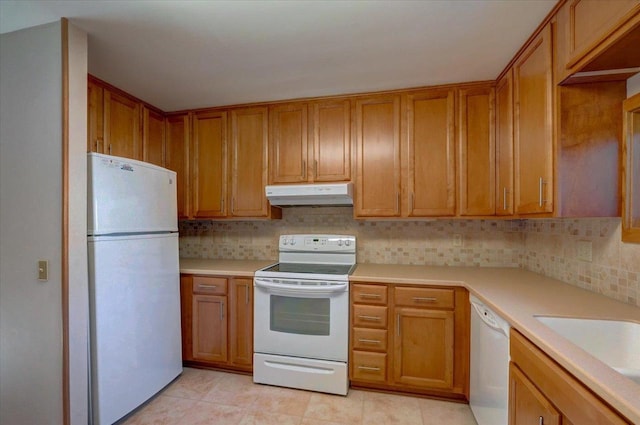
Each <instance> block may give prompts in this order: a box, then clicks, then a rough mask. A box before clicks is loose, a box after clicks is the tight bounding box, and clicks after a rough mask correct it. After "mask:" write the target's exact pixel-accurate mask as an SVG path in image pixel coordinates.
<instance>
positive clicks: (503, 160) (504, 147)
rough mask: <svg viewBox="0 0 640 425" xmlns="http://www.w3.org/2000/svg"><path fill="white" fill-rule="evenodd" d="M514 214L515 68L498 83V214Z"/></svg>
mask: <svg viewBox="0 0 640 425" xmlns="http://www.w3.org/2000/svg"><path fill="white" fill-rule="evenodd" d="M512 214H513V70H509V72H507V73H506V74H505V75H504V77H502V78H501V79H500V81H498V84H497V85H496V215H512Z"/></svg>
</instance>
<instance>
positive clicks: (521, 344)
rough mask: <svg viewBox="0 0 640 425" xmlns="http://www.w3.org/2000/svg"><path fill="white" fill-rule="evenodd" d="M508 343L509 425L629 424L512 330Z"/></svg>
mask: <svg viewBox="0 0 640 425" xmlns="http://www.w3.org/2000/svg"><path fill="white" fill-rule="evenodd" d="M510 341H511V350H510V351H511V363H510V365H509V425H528V424H544V425H550V424H551V425H553V424H557V425H560V424H562V425H578V424H594V425H595V424H597V425H619V424H620V425H621V424H631V422H630V421H628V420H626V419H625V418H624V417H622V416H621V415H620V414H619V413H618V412H617V411H615V410H613V409H612V408H611V407H610V406H609V405H607V404H606V403H605V402H603V401H602V400H601V399H600V398H599V397H598V396H596V395H595V394H594V393H593V392H591V390H589V389H588V388H587V387H586V386H585V385H584V384H582V382H580V381H578V380H577V379H576V378H575V377H574V376H573V375H571V374H570V373H569V372H567V371H566V370H565V369H563V368H562V367H561V366H560V365H559V364H557V363H556V362H555V361H554V360H552V359H551V358H550V357H549V356H547V355H546V354H545V353H544V352H543V351H542V350H540V349H539V348H538V347H536V346H535V345H534V344H533V343H531V342H530V341H529V340H528V339H527V338H525V337H524V336H523V335H522V334H520V333H519V332H517V331H516V330H514V329H511V338H510ZM541 418H542V419H541Z"/></svg>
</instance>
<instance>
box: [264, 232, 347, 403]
mask: <svg viewBox="0 0 640 425" xmlns="http://www.w3.org/2000/svg"><path fill="white" fill-rule="evenodd" d="M278 259H279V262H278V263H277V264H275V265H272V266H269V267H266V268H264V269H262V270H259V271H257V272H256V273H255V278H254V293H255V295H254V359H253V360H254V366H253V381H254V382H256V383H261V384H271V385H279V386H285V387H293V388H301V389H306V390H312V391H320V392H326V393H333V394H342V395H346V394H347V391H348V388H349V376H348V375H349V374H348V367H347V360H348V357H349V354H348V349H349V274H350V273H351V272H352V271H353V269H354V268H355V264H356V239H355V236H345V235H309V234H305V235H282V236H280V240H279V258H278Z"/></svg>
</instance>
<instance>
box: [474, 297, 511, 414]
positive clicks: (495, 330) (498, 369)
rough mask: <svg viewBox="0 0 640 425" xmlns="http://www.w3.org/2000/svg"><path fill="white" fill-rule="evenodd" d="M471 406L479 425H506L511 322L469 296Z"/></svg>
mask: <svg viewBox="0 0 640 425" xmlns="http://www.w3.org/2000/svg"><path fill="white" fill-rule="evenodd" d="M470 302H471V310H472V312H471V364H470V383H469V405H470V407H471V411H472V412H473V416H475V418H476V421H477V422H478V425H507V423H508V413H507V405H508V400H509V329H510V326H509V324H508V323H507V322H506V321H505V320H504V319H502V318H501V317H500V316H498V315H497V314H496V313H494V312H493V311H491V310H490V309H489V308H488V307H487V306H485V305H484V304H483V303H482V301H480V300H479V299H478V298H476V297H474V296H473V295H470Z"/></svg>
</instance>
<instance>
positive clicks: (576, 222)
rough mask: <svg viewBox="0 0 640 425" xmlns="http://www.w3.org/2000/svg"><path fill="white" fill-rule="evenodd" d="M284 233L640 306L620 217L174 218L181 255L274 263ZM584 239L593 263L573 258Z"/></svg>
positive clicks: (370, 259)
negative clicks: (522, 274) (530, 274)
mask: <svg viewBox="0 0 640 425" xmlns="http://www.w3.org/2000/svg"><path fill="white" fill-rule="evenodd" d="M285 233H330V234H348V235H355V236H356V237H357V238H358V242H357V243H358V249H357V261H358V262H359V263H380V264H425V265H440V266H444V265H446V266H482V267H522V268H525V269H529V270H533V271H535V272H538V273H541V274H545V275H547V276H551V277H554V278H557V279H560V280H563V281H565V282H567V283H570V284H573V285H576V286H580V287H582V288H585V289H588V290H591V291H595V292H599V293H602V294H604V295H606V296H608V297H612V298H615V299H618V300H621V301H624V302H627V303H630V304H633V305H639V306H640V300H639V294H640V245H633V244H623V243H621V241H620V219H619V218H617V219H616V218H613V219H611V218H605V219H564V220H558V219H553V220H551V219H545V220H433V221H360V220H355V219H354V218H353V210H352V209H351V208H350V207H322V208H313V207H296V208H285V209H283V216H282V220H275V221H246V222H243V221H183V222H180V256H181V257H194V258H226V259H248V260H265V259H267V260H269V259H273V260H275V259H276V258H277V256H278V236H280V235H281V234H285ZM454 235H460V237H461V238H462V246H454V245H455V244H454ZM589 242H590V243H591V247H592V261H590V262H589V261H585V260H579V259H578V248H579V246H584V245H585V243H586V244H587V245H588V243H589Z"/></svg>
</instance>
